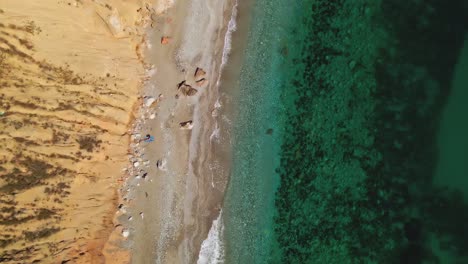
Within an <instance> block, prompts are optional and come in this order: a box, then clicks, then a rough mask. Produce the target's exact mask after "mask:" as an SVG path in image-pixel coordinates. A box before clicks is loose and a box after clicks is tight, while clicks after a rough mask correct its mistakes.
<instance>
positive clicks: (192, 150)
mask: <svg viewBox="0 0 468 264" xmlns="http://www.w3.org/2000/svg"><path fill="white" fill-rule="evenodd" d="M236 6H237V3H236V2H233V1H228V0H226V1H201V0H196V1H190V2H189V1H171V0H167V1H162V0H161V1H149V0H132V1H126V2H121V1H114V0H105V1H97V0H96V1H79V0H76V1H61V2H54V1H49V0H47V1H41V2H40V3H39V2H33V3H30V2H28V3H25V1H2V3H1V5H0V18H1V24H0V39H1V42H0V55H1V56H0V64H1V70H0V81H1V82H2V88H1V90H0V92H1V94H0V95H1V97H0V107H1V108H0V114H1V116H0V119H1V130H0V140H1V142H2V151H1V153H0V159H1V161H2V162H1V166H0V173H1V174H0V175H1V177H0V192H1V195H2V196H1V199H0V210H1V214H0V228H1V229H2V231H3V232H2V234H1V235H0V257H1V259H2V261H3V262H5V263H33V262H34V261H40V262H41V263H64V262H70V263H195V262H197V259H198V255H199V251H200V247H201V244H202V242H203V240H205V239H206V238H207V235H208V231H209V230H210V227H211V225H212V223H213V220H214V219H216V218H217V217H218V215H219V211H220V208H221V203H222V199H223V193H224V190H225V188H226V185H227V179H228V174H229V170H228V168H229V166H228V155H227V154H226V153H228V152H229V144H228V143H226V142H223V135H220V133H219V131H220V129H219V125H218V121H219V118H220V116H219V115H218V114H219V111H220V109H221V108H222V107H223V105H221V104H220V97H219V87H220V74H221V72H222V68H223V67H224V64H225V63H226V59H227V56H228V53H229V49H230V46H229V45H230V34H231V33H232V31H233V30H234V29H235V27H234V26H235V24H234V22H235V20H234V19H235V17H236ZM230 22H231V23H230ZM147 134H150V135H151V136H152V137H154V141H152V142H145V141H144V140H143V139H144V137H145V135H147Z"/></svg>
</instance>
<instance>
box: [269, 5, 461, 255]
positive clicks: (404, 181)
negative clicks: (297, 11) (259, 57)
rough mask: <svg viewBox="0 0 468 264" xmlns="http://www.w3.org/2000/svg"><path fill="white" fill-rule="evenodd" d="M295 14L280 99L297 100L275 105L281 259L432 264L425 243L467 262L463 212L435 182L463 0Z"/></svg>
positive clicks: (457, 199)
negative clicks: (281, 131) (281, 116)
mask: <svg viewBox="0 0 468 264" xmlns="http://www.w3.org/2000/svg"><path fill="white" fill-rule="evenodd" d="M306 2H307V3H306ZM304 8H305V10H307V11H306V12H304V15H303V16H302V17H300V18H299V19H298V21H299V20H300V21H301V22H302V24H301V25H300V26H298V31H301V30H302V31H304V32H302V34H295V36H296V38H298V39H296V40H295V41H292V43H296V44H297V45H299V44H300V46H302V47H303V50H302V54H301V55H300V56H296V57H295V58H292V59H291V63H292V64H293V65H294V67H295V68H296V72H295V74H294V76H291V82H290V83H289V84H288V85H287V86H286V87H285V88H284V93H285V94H284V96H283V97H284V98H288V97H289V98H290V97H291V96H292V95H294V99H292V100H291V99H287V100H285V102H284V103H285V105H286V107H287V108H288V109H289V113H288V123H287V124H286V128H285V129H286V131H285V137H284V141H283V142H284V143H283V146H282V158H281V167H280V168H279V173H280V175H281V186H280V188H279V189H278V193H277V199H276V206H277V210H278V216H277V217H276V219H275V220H276V232H277V237H278V242H279V245H280V247H281V248H280V250H281V252H282V258H283V259H282V261H281V262H282V263H369V262H371V261H373V262H374V263H422V262H423V261H426V262H427V263H438V261H440V260H439V259H438V256H437V255H436V254H434V252H432V250H431V247H430V246H429V244H430V240H431V239H438V240H439V241H442V240H443V241H444V243H445V245H446V247H447V248H451V249H453V250H452V253H453V254H455V255H457V257H458V259H460V260H462V259H464V257H466V254H467V253H468V239H467V238H468V228H467V227H465V226H466V225H463V224H462V223H463V222H466V221H468V213H467V212H468V205H467V204H465V203H464V202H463V200H462V198H461V195H460V194H459V193H457V192H456V191H454V190H449V189H441V188H437V187H435V186H433V184H432V177H433V173H434V169H435V168H434V166H435V164H436V162H437V161H436V154H437V152H436V145H435V144H436V138H435V136H436V131H437V129H438V123H439V118H440V115H441V111H442V108H443V106H444V104H445V101H446V100H447V96H448V95H449V93H450V90H449V89H450V86H451V79H452V75H453V71H454V67H455V63H456V60H457V57H458V55H459V54H458V53H459V50H460V48H461V46H462V44H463V41H464V37H465V33H466V31H467V28H468V19H467V18H468V17H467V16H465V14H466V12H467V11H468V9H467V6H466V4H465V3H464V1H461V0H454V1H450V3H447V2H446V1H441V0H439V1H437V0H425V1H417V0H414V1H408V0H401V1H400V0H390V1H363V0H361V1H359V0H358V1H346V0H336V1H319V0H316V1H305V2H304ZM306 8H307V9H306ZM289 50H293V49H292V48H291V47H289Z"/></svg>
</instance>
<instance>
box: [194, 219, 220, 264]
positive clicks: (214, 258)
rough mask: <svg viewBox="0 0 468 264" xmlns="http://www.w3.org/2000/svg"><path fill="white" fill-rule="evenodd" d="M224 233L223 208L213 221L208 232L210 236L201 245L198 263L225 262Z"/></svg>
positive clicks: (214, 263)
mask: <svg viewBox="0 0 468 264" xmlns="http://www.w3.org/2000/svg"><path fill="white" fill-rule="evenodd" d="M223 233H224V223H223V211H222V210H221V212H220V213H219V216H218V218H216V220H214V221H213V225H212V226H211V228H210V232H209V233H208V238H207V239H205V240H204V241H203V243H202V245H201V249H200V254H199V256H198V261H197V264H221V263H224V245H223V242H222V241H223Z"/></svg>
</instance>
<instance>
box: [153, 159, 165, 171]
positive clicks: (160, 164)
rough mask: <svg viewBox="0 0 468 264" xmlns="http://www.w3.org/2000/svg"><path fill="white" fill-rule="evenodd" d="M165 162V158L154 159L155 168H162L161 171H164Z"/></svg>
mask: <svg viewBox="0 0 468 264" xmlns="http://www.w3.org/2000/svg"><path fill="white" fill-rule="evenodd" d="M166 163H167V161H166V160H165V159H160V160H158V161H156V168H158V169H160V170H162V171H166Z"/></svg>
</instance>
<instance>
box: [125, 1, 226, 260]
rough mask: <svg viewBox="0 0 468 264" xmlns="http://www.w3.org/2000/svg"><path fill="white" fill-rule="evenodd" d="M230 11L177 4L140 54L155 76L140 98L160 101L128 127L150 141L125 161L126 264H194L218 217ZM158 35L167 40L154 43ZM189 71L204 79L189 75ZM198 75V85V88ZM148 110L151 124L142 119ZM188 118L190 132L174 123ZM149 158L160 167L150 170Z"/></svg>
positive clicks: (213, 4) (222, 5)
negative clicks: (188, 91) (219, 131)
mask: <svg viewBox="0 0 468 264" xmlns="http://www.w3.org/2000/svg"><path fill="white" fill-rule="evenodd" d="M231 9H232V4H230V3H228V2H227V1H200V0H194V1H191V2H177V3H175V5H174V6H173V8H171V9H169V10H168V11H167V12H165V13H163V14H160V15H159V16H158V17H157V18H156V19H155V21H154V24H153V26H154V29H153V30H152V32H151V33H150V37H149V43H151V44H152V45H151V48H150V49H149V52H148V54H147V56H146V57H147V58H148V63H150V64H153V65H154V69H155V72H156V73H155V75H154V76H153V77H152V78H151V79H150V80H148V81H147V83H146V88H145V91H144V94H143V96H151V97H154V98H161V99H160V100H158V102H157V103H155V105H156V106H154V105H153V106H151V107H144V108H142V109H141V112H140V116H141V117H146V119H144V118H143V119H141V121H140V123H137V124H136V128H135V134H140V135H136V136H137V137H138V136H141V135H145V134H147V133H148V134H151V135H154V136H155V138H156V140H155V141H154V142H151V143H140V144H138V145H137V144H135V145H134V147H135V150H136V151H137V152H139V154H138V153H137V155H135V157H133V159H134V160H132V161H139V162H140V165H139V166H138V167H137V168H133V169H131V171H133V173H132V176H130V179H129V181H128V183H127V187H125V190H124V199H126V200H127V202H126V203H125V205H124V210H122V211H121V214H122V215H121V216H120V217H119V219H120V222H121V223H122V224H123V226H125V227H126V228H127V227H128V229H129V231H130V236H129V240H128V243H127V247H128V248H130V249H131V252H132V263H194V262H196V260H197V257H198V251H199V249H200V245H201V243H202V241H203V240H204V239H205V238H206V236H207V234H208V231H209V228H210V226H211V223H212V221H213V219H215V218H216V216H217V214H218V210H219V207H220V203H221V201H222V194H223V192H224V189H225V187H226V183H227V171H223V170H222V168H223V166H222V164H219V163H220V162H221V161H220V160H219V159H218V158H216V157H215V156H214V151H213V150H214V149H215V148H216V147H217V143H216V140H215V134H216V133H213V132H214V131H215V130H216V125H215V122H216V115H215V112H216V110H215V102H216V100H217V98H218V87H217V85H216V81H217V79H218V74H219V67H220V62H221V56H222V50H223V47H224V35H225V33H226V29H227V22H228V21H229V19H230V15H231ZM165 36H168V37H170V40H169V43H168V44H166V45H161V44H160V40H161V38H162V37H165ZM196 68H202V69H203V70H204V71H205V72H206V74H205V75H204V76H201V77H198V78H194V73H195V70H196ZM202 78H205V80H206V81H205V83H204V84H203V85H201V86H198V85H197V84H196V81H197V80H200V79H202ZM184 80H185V81H186V83H187V84H189V85H191V86H192V87H193V88H195V89H197V93H196V94H195V95H193V96H185V95H183V94H182V93H181V91H178V89H177V84H179V83H181V82H182V81H184ZM160 95H161V96H160ZM153 113H154V114H155V116H154V119H151V118H150V119H148V117H150V116H151V115H152V114H153ZM189 120H192V121H193V127H192V129H180V125H179V123H180V122H184V121H189ZM210 138H211V139H210ZM135 142H136V141H135ZM138 159H140V160H138ZM157 160H160V161H161V162H162V163H163V164H164V167H165V168H164V169H158V168H156V161H157ZM144 173H147V175H146V177H145V179H143V178H141V176H143V175H144ZM141 213H143V216H144V217H143V218H142V217H141ZM129 218H130V220H129Z"/></svg>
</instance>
